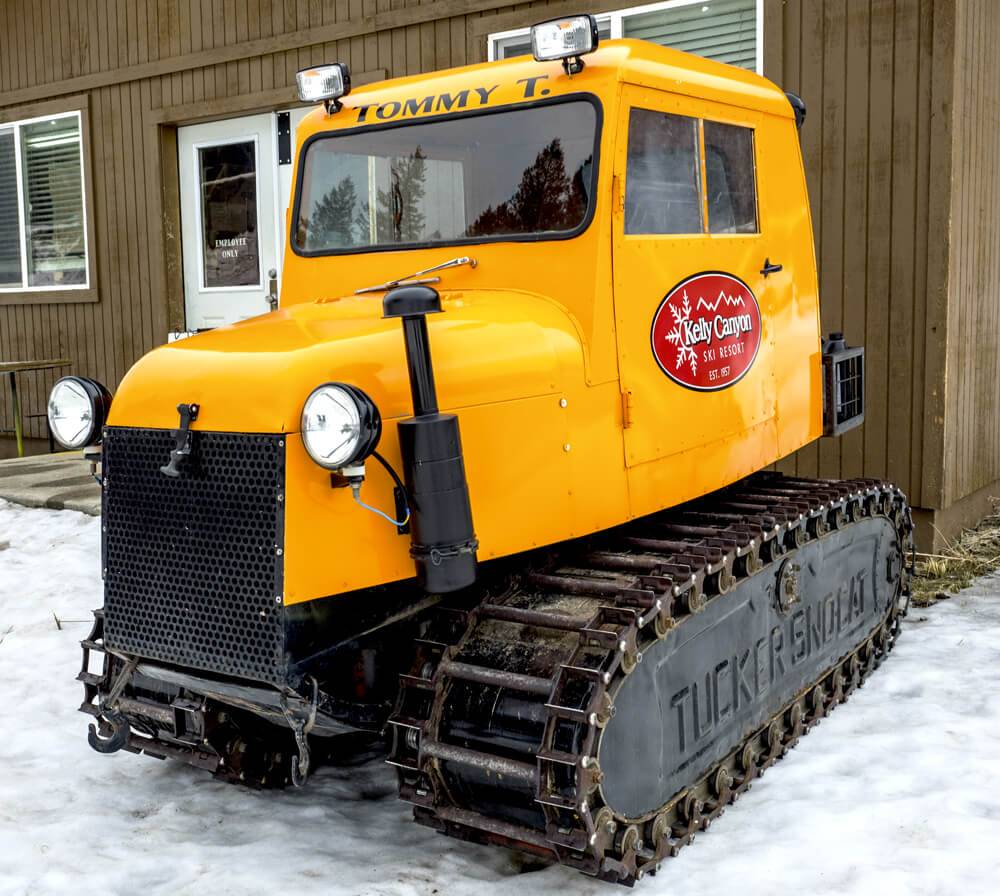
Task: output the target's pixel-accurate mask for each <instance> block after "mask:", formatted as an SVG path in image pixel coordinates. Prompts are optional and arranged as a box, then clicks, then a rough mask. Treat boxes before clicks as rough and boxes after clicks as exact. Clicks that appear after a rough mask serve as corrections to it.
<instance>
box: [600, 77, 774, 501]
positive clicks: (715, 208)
mask: <svg viewBox="0 0 1000 896" xmlns="http://www.w3.org/2000/svg"><path fill="white" fill-rule="evenodd" d="M623 100H624V101H623V103H622V105H621V109H622V112H621V115H622V117H621V119H620V120H619V122H618V135H619V137H618V144H617V146H616V158H615V171H616V178H615V214H614V216H613V217H614V238H613V240H614V281H615V314H616V329H617V339H618V352H619V372H620V376H621V384H622V390H623V403H624V406H625V409H626V410H625V415H624V417H625V419H624V443H625V444H624V448H625V461H626V464H627V466H628V467H629V468H636V467H638V466H640V465H644V464H652V463H655V462H657V461H660V462H666V463H668V464H669V459H670V458H672V457H674V456H676V455H679V454H682V453H690V452H698V451H702V450H704V449H705V448H706V446H716V447H718V446H719V445H720V444H721V443H729V444H731V445H732V447H733V449H734V450H739V445H740V441H741V439H742V438H743V437H744V435H745V434H748V433H753V432H755V431H758V429H759V428H760V427H762V426H766V425H767V424H768V423H769V421H770V422H771V430H772V431H773V417H774V413H775V387H774V377H773V370H772V361H773V352H774V349H773V345H772V339H773V335H772V333H773V330H772V327H771V324H770V319H769V314H770V310H771V306H770V301H769V289H770V288H771V282H770V281H772V280H774V279H775V278H774V277H773V276H771V271H770V270H769V268H768V266H770V267H771V269H774V268H777V267H778V266H779V265H780V258H779V257H778V256H777V255H776V253H775V252H774V251H773V249H772V247H771V246H770V245H769V241H768V236H767V217H766V215H765V214H764V211H765V210H764V209H762V208H761V206H760V202H759V199H758V194H759V190H758V185H757V172H756V164H755V149H756V148H755V142H756V140H755V131H756V129H757V127H758V126H759V124H760V118H761V116H760V115H759V113H754V112H751V111H747V110H741V109H738V108H735V107H730V106H726V105H722V104H714V103H708V102H706V101H704V100H695V99H693V98H690V97H685V96H680V95H674V94H667V93H664V92H661V91H657V90H651V89H645V88H640V87H633V86H626V87H625V88H624V90H623ZM779 254H780V253H779ZM758 435H759V432H758ZM756 445H757V450H758V451H759V446H760V440H759V439H758V440H757V442H756ZM709 454H710V455H712V456H713V457H717V456H718V454H717V452H715V453H713V452H710V453H709ZM773 459H774V458H773V457H770V458H768V459H767V460H763V461H762V462H761V465H763V464H766V463H769V462H770V461H771V460H773ZM745 460H746V459H745V458H744V461H745ZM757 460H758V459H757V458H754V459H753V461H752V462H757ZM711 462H712V463H716V461H715V460H714V459H713V460H712V461H711ZM706 463H708V460H707V457H706ZM685 468H686V469H691V468H692V465H691V462H690V458H688V463H687V464H686V465H685ZM745 472H747V470H744V473H745ZM739 475H743V473H734V474H732V475H729V476H728V478H727V472H726V471H725V470H722V469H719V470H716V471H713V472H712V475H710V476H707V477H706V481H705V483H704V484H702V485H700V486H698V487H697V488H695V487H692V490H691V491H690V494H697V493H698V491H699V490H700V489H701V488H707V487H709V486H711V487H718V486H719V485H721V484H724V482H725V481H731V480H733V479H736V478H738V476H739ZM715 480H717V484H715V485H714V486H713V485H712V483H713V481H715Z"/></svg>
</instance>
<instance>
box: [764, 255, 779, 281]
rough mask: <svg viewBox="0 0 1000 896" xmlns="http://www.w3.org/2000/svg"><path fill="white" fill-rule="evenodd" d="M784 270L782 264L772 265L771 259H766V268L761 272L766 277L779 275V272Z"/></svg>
mask: <svg viewBox="0 0 1000 896" xmlns="http://www.w3.org/2000/svg"><path fill="white" fill-rule="evenodd" d="M781 269H782V265H780V264H771V259H770V258H765V259H764V267H762V268H761V269H760V272H761V273H762V274H763V275H764V276H765V277H766V276H767V275H768V274H777V273H778V271H780V270H781Z"/></svg>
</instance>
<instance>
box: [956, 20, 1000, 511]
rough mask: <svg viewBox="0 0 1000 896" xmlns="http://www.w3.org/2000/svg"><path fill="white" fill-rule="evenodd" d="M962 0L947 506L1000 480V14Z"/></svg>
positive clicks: (958, 44)
mask: <svg viewBox="0 0 1000 896" xmlns="http://www.w3.org/2000/svg"><path fill="white" fill-rule="evenodd" d="M996 7H997V4H995V3H994V2H991V0H960V2H959V3H958V6H957V8H956V17H955V54H956V58H957V59H960V60H962V61H963V64H961V65H957V66H956V69H955V92H954V117H953V134H954V146H953V169H952V171H953V173H952V178H953V184H954V189H953V191H952V195H951V228H952V231H951V253H950V270H951V284H950V295H949V303H948V323H947V330H948V345H947V377H946V384H945V407H946V408H947V413H946V415H945V437H944V445H945V447H944V451H945V456H946V457H947V458H948V459H949V463H948V464H946V466H945V469H944V479H943V483H942V491H943V500H944V502H945V503H946V504H950V503H952V502H953V501H955V500H958V499H959V498H961V497H963V496H965V495H967V494H970V493H972V492H975V491H977V490H979V489H981V488H984V487H985V486H988V485H990V484H992V483H993V482H995V481H996V480H997V479H1000V220H998V218H997V209H998V208H1000V56H998V54H997V47H998V46H1000V13H998V10H997V8H996Z"/></svg>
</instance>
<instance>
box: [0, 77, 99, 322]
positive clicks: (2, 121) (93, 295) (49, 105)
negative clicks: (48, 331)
mask: <svg viewBox="0 0 1000 896" xmlns="http://www.w3.org/2000/svg"><path fill="white" fill-rule="evenodd" d="M73 116H75V117H76V119H77V122H78V123H79V128H80V190H81V194H82V196H81V199H82V208H83V239H84V265H85V268H84V270H85V276H86V280H85V282H84V283H80V284H69V285H66V284H56V285H47V286H30V285H28V269H27V242H28V238H27V215H26V213H25V212H26V205H27V197H26V194H25V184H24V174H23V171H24V169H23V148H22V146H21V142H22V141H21V128H23V127H25V126H27V125H31V124H37V123H38V122H40V121H52V120H56V119H60V118H70V117H73ZM10 129H13V131H14V135H15V139H14V152H15V165H16V172H17V206H18V212H19V214H20V216H21V228H20V252H21V274H22V282H21V284H20V285H17V286H0V306H5V305H45V304H64V303H74V302H96V301H98V289H97V265H96V237H95V229H94V206H93V196H92V191H91V184H92V177H91V171H92V168H91V143H90V103H89V98H88V97H87V96H85V95H84V96H77V97H69V98H66V99H64V100H61V101H55V102H45V103H38V104H35V105H32V106H27V107H20V108H13V109H6V110H3V111H2V112H0V130H4V131H6V130H10Z"/></svg>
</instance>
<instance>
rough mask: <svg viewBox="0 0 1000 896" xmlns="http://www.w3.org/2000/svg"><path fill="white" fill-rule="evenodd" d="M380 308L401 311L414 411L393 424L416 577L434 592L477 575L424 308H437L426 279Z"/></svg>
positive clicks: (461, 470) (392, 294)
mask: <svg viewBox="0 0 1000 896" xmlns="http://www.w3.org/2000/svg"><path fill="white" fill-rule="evenodd" d="M382 311H383V314H382V316H383V317H385V318H392V317H401V318H402V319H403V338H404V340H405V342H406V363H407V367H408V368H409V373H410V391H411V393H412V394H413V417H411V418H410V419H409V420H403V421H401V422H400V424H399V447H400V451H401V453H402V456H403V476H404V478H405V480H406V491H407V493H408V497H409V500H410V514H411V516H410V526H411V535H410V538H411V542H412V543H411V546H410V556H411V557H413V560H414V562H415V563H416V566H417V580H418V581H419V582H420V584H421V586H422V587H423V588H424V589H425V590H426V591H429V592H430V593H432V594H444V593H447V592H449V591H458V590H459V589H460V588H465V587H466V586H468V585H471V584H472V583H473V582H474V581H475V580H476V548H477V547H478V546H479V542H478V541H477V540H476V534H475V531H474V530H473V528H472V505H471V503H470V501H469V485H468V482H467V481H466V478H465V463H464V462H463V460H462V440H461V438H460V436H459V431H458V418H457V417H456V416H455V415H454V414H441V413H438V403H437V392H436V390H435V388H434V367H433V365H432V364H431V349H430V343H429V342H428V339H427V320H426V315H428V314H438V313H440V311H441V297H440V296H439V295H438V294H437V291H436V290H434V289H431V288H430V287H429V286H401V287H397V288H396V289H392V290H390V291H389V292H387V293H386V295H385V299H383V301H382Z"/></svg>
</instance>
